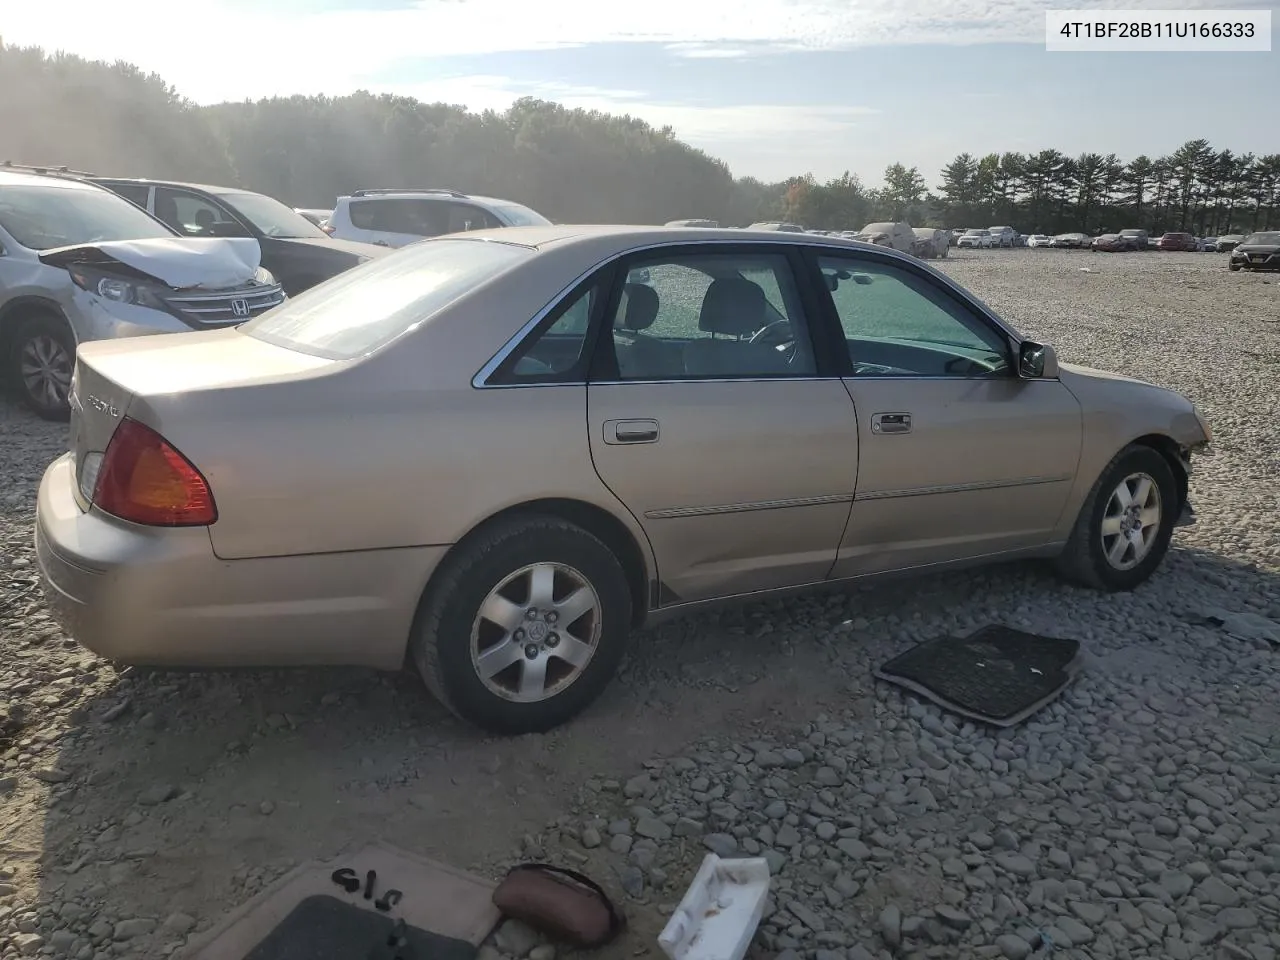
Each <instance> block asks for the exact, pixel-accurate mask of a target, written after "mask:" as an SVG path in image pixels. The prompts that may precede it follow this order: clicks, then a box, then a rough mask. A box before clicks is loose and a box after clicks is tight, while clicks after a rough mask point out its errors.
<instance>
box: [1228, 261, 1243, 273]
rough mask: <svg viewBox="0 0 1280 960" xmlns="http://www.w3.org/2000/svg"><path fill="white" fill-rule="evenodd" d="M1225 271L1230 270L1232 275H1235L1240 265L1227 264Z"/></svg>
mask: <svg viewBox="0 0 1280 960" xmlns="http://www.w3.org/2000/svg"><path fill="white" fill-rule="evenodd" d="M1227 269H1228V270H1230V271H1231V272H1232V273H1235V272H1236V271H1237V270H1239V269H1240V264H1238V263H1228V264H1227Z"/></svg>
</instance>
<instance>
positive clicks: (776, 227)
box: [747, 220, 806, 233]
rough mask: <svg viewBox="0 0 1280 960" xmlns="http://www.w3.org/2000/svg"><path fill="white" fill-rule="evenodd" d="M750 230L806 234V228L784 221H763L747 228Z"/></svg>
mask: <svg viewBox="0 0 1280 960" xmlns="http://www.w3.org/2000/svg"><path fill="white" fill-rule="evenodd" d="M747 229H748V230H771V231H774V232H776V233H805V232H806V231H805V229H804V227H802V226H800V224H798V223H787V222H786V221H783V220H762V221H760V222H759V223H753V224H751V226H749V227H747Z"/></svg>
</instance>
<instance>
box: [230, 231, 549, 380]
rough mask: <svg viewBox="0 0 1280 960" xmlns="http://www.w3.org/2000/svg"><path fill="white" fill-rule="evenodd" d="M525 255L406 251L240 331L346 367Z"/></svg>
mask: <svg viewBox="0 0 1280 960" xmlns="http://www.w3.org/2000/svg"><path fill="white" fill-rule="evenodd" d="M532 253H533V251H532V250H531V249H530V248H528V247H522V246H517V245H516V244H513V243H492V242H484V241H479V240H427V241H423V242H420V243H415V244H411V245H410V246H407V247H403V248H402V249H400V250H398V251H396V252H395V253H393V254H389V255H388V256H385V257H382V258H380V259H377V260H374V261H372V262H370V263H367V264H365V265H363V266H361V267H359V268H357V269H354V270H348V271H347V272H346V273H341V274H339V275H338V276H337V277H335V278H333V279H332V280H330V281H328V282H327V283H322V284H320V285H319V286H316V287H312V288H311V289H310V290H308V291H306V292H305V293H303V294H301V295H299V296H297V297H293V298H290V299H289V300H286V301H285V302H284V303H283V304H282V305H281V306H279V307H277V308H276V309H274V310H269V311H267V312H266V313H264V314H262V316H260V317H256V318H254V319H253V320H250V321H248V322H247V323H244V324H242V325H241V326H240V329H241V330H242V331H243V332H244V333H247V334H249V335H250V336H252V337H257V338H258V339H259V340H265V341H267V342H268V343H274V344H275V345H276V346H279V347H285V348H287V349H290V350H297V351H298V352H299V353H309V354H313V355H315V356H320V357H328V358H329V359H331V360H353V359H355V358H356V357H363V356H366V355H368V354H370V353H373V352H374V351H375V350H378V349H379V348H381V347H384V346H386V345H387V344H388V343H390V342H391V341H392V340H394V339H396V338H397V337H399V336H401V335H402V334H405V333H408V332H409V331H410V330H412V329H413V328H414V327H416V326H417V325H419V324H421V323H424V322H425V321H427V320H429V319H430V318H431V317H432V316H433V315H434V314H436V313H438V312H439V311H440V310H442V309H443V308H444V307H446V306H448V305H449V304H450V303H451V302H453V301H454V300H456V299H457V298H458V297H460V296H462V295H463V294H464V293H466V292H467V291H468V290H471V289H473V288H474V287H477V286H479V285H480V284H481V283H484V282H485V281H486V280H490V279H492V278H493V277H495V276H497V275H498V274H499V273H501V272H503V271H504V270H505V269H507V268H508V267H509V266H511V265H512V264H513V263H515V262H517V261H518V260H521V259H522V258H524V257H527V256H531V255H532Z"/></svg>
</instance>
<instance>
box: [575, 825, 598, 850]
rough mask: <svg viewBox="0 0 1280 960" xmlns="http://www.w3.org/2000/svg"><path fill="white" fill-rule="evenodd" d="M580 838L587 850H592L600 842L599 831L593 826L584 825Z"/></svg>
mask: <svg viewBox="0 0 1280 960" xmlns="http://www.w3.org/2000/svg"><path fill="white" fill-rule="evenodd" d="M580 839H581V842H582V845H583V846H584V847H586V848H587V849H588V850H594V849H595V848H596V847H598V846H600V844H601V842H602V839H601V837H600V831H599V830H597V829H596V828H595V827H584V828H583V830H582V836H581V838H580Z"/></svg>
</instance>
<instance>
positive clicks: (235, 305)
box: [231, 300, 249, 317]
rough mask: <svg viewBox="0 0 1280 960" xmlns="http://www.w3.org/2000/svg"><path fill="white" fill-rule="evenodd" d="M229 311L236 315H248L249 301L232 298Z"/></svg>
mask: <svg viewBox="0 0 1280 960" xmlns="http://www.w3.org/2000/svg"><path fill="white" fill-rule="evenodd" d="M231 312H232V313H234V314H235V315H236V316H237V317H247V316H248V315H249V301H248V300H232V301H231Z"/></svg>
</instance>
